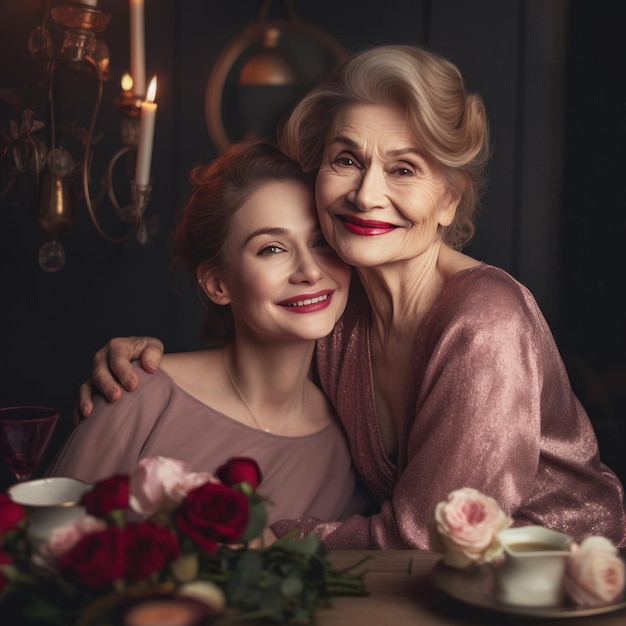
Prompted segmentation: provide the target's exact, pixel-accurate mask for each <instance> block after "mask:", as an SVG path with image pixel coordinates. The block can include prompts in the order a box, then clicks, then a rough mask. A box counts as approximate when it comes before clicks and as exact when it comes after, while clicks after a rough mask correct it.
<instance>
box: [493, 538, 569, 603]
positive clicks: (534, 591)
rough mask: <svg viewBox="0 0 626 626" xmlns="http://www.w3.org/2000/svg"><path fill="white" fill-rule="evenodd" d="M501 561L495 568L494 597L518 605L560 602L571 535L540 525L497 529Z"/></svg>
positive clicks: (561, 600) (562, 597)
mask: <svg viewBox="0 0 626 626" xmlns="http://www.w3.org/2000/svg"><path fill="white" fill-rule="evenodd" d="M498 539H499V541H500V544H501V545H502V547H503V549H504V554H505V558H504V562H503V564H502V565H501V566H500V567H499V568H498V569H497V570H496V582H497V592H498V599H499V600H500V601H502V602H506V603H507V604H516V605H522V606H537V607H546V606H560V605H561V604H562V603H563V599H564V588H563V583H564V577H565V568H566V566H567V558H568V555H569V545H570V544H571V542H572V538H571V537H570V536H569V535H565V534H564V533H560V532H558V531H556V530H552V529H550V528H544V527H543V526H521V527H519V528H506V529H504V530H501V531H500V532H499V533H498Z"/></svg>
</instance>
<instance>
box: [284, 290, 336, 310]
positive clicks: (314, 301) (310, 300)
mask: <svg viewBox="0 0 626 626" xmlns="http://www.w3.org/2000/svg"><path fill="white" fill-rule="evenodd" d="M324 300H328V294H327V293H325V294H324V295H323V296H317V297H315V298H306V299H305V300H296V301H295V302H286V303H285V304H284V305H283V306H293V307H300V306H308V305H309V304H317V303H318V302H324Z"/></svg>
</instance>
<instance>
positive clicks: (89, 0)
mask: <svg viewBox="0 0 626 626" xmlns="http://www.w3.org/2000/svg"><path fill="white" fill-rule="evenodd" d="M80 2H81V3H82V4H86V5H88V6H90V7H97V6H98V0H80Z"/></svg>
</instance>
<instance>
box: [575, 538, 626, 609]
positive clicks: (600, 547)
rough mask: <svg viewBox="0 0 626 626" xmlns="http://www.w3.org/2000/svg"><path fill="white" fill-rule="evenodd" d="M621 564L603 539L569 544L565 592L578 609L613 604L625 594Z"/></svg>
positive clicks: (622, 565)
mask: <svg viewBox="0 0 626 626" xmlns="http://www.w3.org/2000/svg"><path fill="white" fill-rule="evenodd" d="M624 578H625V577H624V561H623V560H622V558H621V557H620V555H619V553H618V551H617V548H616V547H615V546H614V545H613V544H612V543H611V542H610V541H609V540H608V539H606V538H605V537H587V539H585V540H584V541H583V542H582V543H581V544H580V545H577V544H572V546H571V548H570V557H569V560H568V563H567V571H566V575H565V591H566V593H567V595H568V596H569V597H570V599H571V600H572V601H573V602H574V603H575V604H576V605H578V606H581V607H596V606H601V605H603V604H610V603H612V602H615V601H616V600H617V599H618V597H619V596H620V595H621V594H622V592H623V591H624Z"/></svg>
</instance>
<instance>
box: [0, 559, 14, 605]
mask: <svg viewBox="0 0 626 626" xmlns="http://www.w3.org/2000/svg"><path fill="white" fill-rule="evenodd" d="M12 563H13V561H12V560H11V557H10V556H9V555H8V554H6V552H2V551H0V595H2V590H3V589H4V588H5V587H6V586H7V585H8V583H9V579H8V578H7V576H6V574H5V573H4V572H3V571H2V566H3V565H11V564H12Z"/></svg>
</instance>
